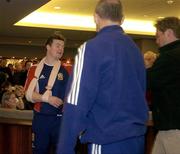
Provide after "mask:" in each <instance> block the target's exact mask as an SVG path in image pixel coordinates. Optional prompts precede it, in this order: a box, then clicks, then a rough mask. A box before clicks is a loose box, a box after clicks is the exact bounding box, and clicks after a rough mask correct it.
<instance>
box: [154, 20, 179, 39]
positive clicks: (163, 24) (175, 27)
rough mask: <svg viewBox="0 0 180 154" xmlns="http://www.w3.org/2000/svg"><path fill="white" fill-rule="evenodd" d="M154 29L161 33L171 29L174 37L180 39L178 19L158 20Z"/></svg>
mask: <svg viewBox="0 0 180 154" xmlns="http://www.w3.org/2000/svg"><path fill="white" fill-rule="evenodd" d="M155 27H156V28H157V29H158V30H159V31H161V32H165V31H166V30H168V29H171V30H172V31H173V33H174V35H175V37H176V38H180V19H179V18H178V17H166V18H163V19H161V20H158V21H157V23H156V24H155Z"/></svg>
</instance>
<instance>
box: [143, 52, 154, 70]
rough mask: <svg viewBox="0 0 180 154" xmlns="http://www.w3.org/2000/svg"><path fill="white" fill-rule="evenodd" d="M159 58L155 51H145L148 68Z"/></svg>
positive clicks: (145, 61)
mask: <svg viewBox="0 0 180 154" xmlns="http://www.w3.org/2000/svg"><path fill="white" fill-rule="evenodd" d="M156 58H157V54H156V53H155V52H153V51H147V52H145V53H144V63H145V67H146V69H148V68H150V67H151V66H152V65H153V64H154V62H155V60H156Z"/></svg>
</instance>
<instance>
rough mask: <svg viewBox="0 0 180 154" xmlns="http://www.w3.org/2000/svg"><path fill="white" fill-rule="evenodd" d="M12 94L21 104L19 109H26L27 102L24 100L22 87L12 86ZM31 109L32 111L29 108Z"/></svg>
mask: <svg viewBox="0 0 180 154" xmlns="http://www.w3.org/2000/svg"><path fill="white" fill-rule="evenodd" d="M14 93H15V95H16V97H17V99H18V101H19V103H21V109H26V106H27V105H26V103H27V101H26V98H25V92H24V88H23V86H21V85H15V86H14ZM31 104H32V103H31ZM31 109H32V107H31Z"/></svg>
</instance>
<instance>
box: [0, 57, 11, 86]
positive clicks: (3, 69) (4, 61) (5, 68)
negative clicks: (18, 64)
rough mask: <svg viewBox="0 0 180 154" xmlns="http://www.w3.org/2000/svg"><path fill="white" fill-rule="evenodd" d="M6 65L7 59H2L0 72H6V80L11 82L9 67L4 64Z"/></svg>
mask: <svg viewBox="0 0 180 154" xmlns="http://www.w3.org/2000/svg"><path fill="white" fill-rule="evenodd" d="M6 65H7V59H2V60H1V61H0V72H4V73H6V74H7V75H8V76H7V77H8V78H7V80H8V81H9V82H10V83H12V82H13V76H12V72H11V70H10V68H9V67H7V66H6Z"/></svg>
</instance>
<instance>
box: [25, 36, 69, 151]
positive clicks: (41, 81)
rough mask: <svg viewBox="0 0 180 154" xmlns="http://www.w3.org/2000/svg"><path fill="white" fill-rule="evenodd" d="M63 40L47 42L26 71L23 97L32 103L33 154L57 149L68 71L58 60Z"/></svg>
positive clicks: (61, 51) (54, 37) (62, 38)
mask: <svg viewBox="0 0 180 154" xmlns="http://www.w3.org/2000/svg"><path fill="white" fill-rule="evenodd" d="M64 42H65V40H64V37H63V36H61V35H52V36H50V37H49V38H48V39H47V42H46V49H47V53H46V56H45V57H44V58H43V59H42V60H41V61H40V63H39V64H38V65H37V66H32V67H31V68H30V70H29V72H28V76H27V80H26V84H25V91H26V98H27V99H28V101H31V102H33V103H35V104H34V116H33V122H32V130H33V134H34V143H33V154H48V153H49V148H50V147H54V148H56V146H57V143H58V139H59V129H60V125H61V119H62V104H63V99H64V96H65V90H66V85H67V81H68V77H69V75H68V72H67V71H66V69H65V67H64V66H62V64H61V61H60V60H59V59H60V58H61V57H62V55H63V53H64Z"/></svg>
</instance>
